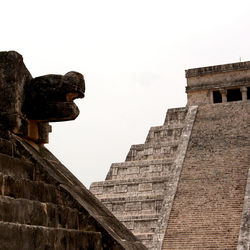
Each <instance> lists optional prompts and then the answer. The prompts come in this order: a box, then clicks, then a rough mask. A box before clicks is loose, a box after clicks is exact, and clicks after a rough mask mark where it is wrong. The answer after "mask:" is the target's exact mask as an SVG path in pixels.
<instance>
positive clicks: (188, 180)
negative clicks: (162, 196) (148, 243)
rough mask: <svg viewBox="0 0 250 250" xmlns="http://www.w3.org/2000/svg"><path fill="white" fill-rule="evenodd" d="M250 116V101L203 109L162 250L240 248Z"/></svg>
mask: <svg viewBox="0 0 250 250" xmlns="http://www.w3.org/2000/svg"><path fill="white" fill-rule="evenodd" d="M249 115H250V103H249V102H235V103H226V104H214V105H205V106H200V107H199V109H198V113H197V117H196V120H195V124H194V127H193V131H192V135H191V138H190V142H189V146H188V150H187V154H186V158H185V161H184V165H183V168H182V173H181V176H180V180H179V185H178V189H177V193H176V195H175V200H174V204H173V207H172V210H171V215H170V219H169V222H168V226H167V230H166V234H165V238H164V243H163V246H162V249H182V247H183V246H185V249H204V248H208V249H236V248H237V242H238V235H239V229H240V224H241V215H242V210H243V201H244V194H245V188H246V183H247V176H248V169H249V150H250V138H249V133H250V130H249V121H250V117H249Z"/></svg>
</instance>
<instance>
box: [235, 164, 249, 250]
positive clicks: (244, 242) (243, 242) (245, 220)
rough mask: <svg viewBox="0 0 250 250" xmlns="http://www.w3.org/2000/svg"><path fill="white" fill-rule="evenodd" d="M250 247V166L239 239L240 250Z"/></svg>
mask: <svg viewBox="0 0 250 250" xmlns="http://www.w3.org/2000/svg"><path fill="white" fill-rule="evenodd" d="M249 248H250V168H249V170H248V179H247V186H246V193H245V198H244V206H243V211H242V218H241V225H240V234H239V240H238V248H237V249H238V250H245V249H249Z"/></svg>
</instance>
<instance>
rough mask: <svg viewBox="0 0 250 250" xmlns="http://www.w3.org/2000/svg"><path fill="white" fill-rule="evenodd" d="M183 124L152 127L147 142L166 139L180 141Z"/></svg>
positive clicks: (164, 140)
mask: <svg viewBox="0 0 250 250" xmlns="http://www.w3.org/2000/svg"><path fill="white" fill-rule="evenodd" d="M182 128H183V124H178V125H177V126H155V127H151V128H150V130H149V132H148V135H147V138H146V141H145V142H146V143H150V142H151V143H152V142H160V141H161V142H166V141H178V140H179V139H180V136H181V132H182Z"/></svg>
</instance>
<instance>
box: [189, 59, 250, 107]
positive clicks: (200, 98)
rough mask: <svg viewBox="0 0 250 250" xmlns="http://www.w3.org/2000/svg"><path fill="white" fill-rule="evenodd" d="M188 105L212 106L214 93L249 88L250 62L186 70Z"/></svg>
mask: <svg viewBox="0 0 250 250" xmlns="http://www.w3.org/2000/svg"><path fill="white" fill-rule="evenodd" d="M186 78H187V87H186V92H187V95H188V105H203V104H208V103H210V104H212V103H213V100H212V91H213V90H220V91H221V90H224V91H226V90H227V89H233V88H236V87H238V88H240V87H249V86H250V62H240V63H231V64H224V65H217V66H210V67H203V68H196V69H189V70H186Z"/></svg>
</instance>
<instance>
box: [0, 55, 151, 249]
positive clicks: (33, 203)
mask: <svg viewBox="0 0 250 250" xmlns="http://www.w3.org/2000/svg"><path fill="white" fill-rule="evenodd" d="M84 91H85V84H84V79H83V76H82V75H81V74H80V73H77V72H69V73H67V74H65V75H63V76H61V75H46V76H41V77H37V78H32V76H31V74H30V73H29V71H28V70H27V69H26V67H25V65H24V63H23V59H22V56H21V55H20V54H18V53H17V52H14V51H11V52H0V94H1V100H0V244H1V247H0V248H1V249H10V250H12V249H29V250H31V249H70V250H71V249H84V250H85V249H93V250H102V249H103V250H118V249H128V250H137V249H138V250H140V249H146V248H145V247H144V246H143V245H142V244H141V243H140V242H139V241H138V240H137V239H136V237H135V236H134V235H133V234H132V233H131V232H130V231H129V230H128V229H127V228H126V227H125V226H124V225H123V224H121V223H120V222H119V221H118V220H117V219H116V218H115V217H114V216H113V214H112V213H111V212H109V210H108V209H107V208H106V207H105V206H104V205H103V204H102V203H101V202H99V201H98V200H97V199H96V198H95V197H94V196H93V195H92V194H91V193H90V192H89V191H88V190H87V189H86V188H85V187H84V186H83V185H82V183H81V182H80V181H79V180H78V179H77V178H76V177H75V176H73V175H72V173H71V172H70V171H69V170H68V169H67V168H66V167H65V166H63V165H62V164H61V163H60V161H59V160H58V159H56V157H55V156H54V155H53V154H52V153H51V152H49V151H48V150H47V149H46V148H45V147H44V143H47V142H48V133H49V132H50V125H49V124H48V122H52V121H53V122H55V121H64V120H72V119H75V118H76V117H77V116H78V114H79V110H78V108H77V106H76V105H75V104H74V103H73V100H74V99H75V98H83V97H84Z"/></svg>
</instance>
